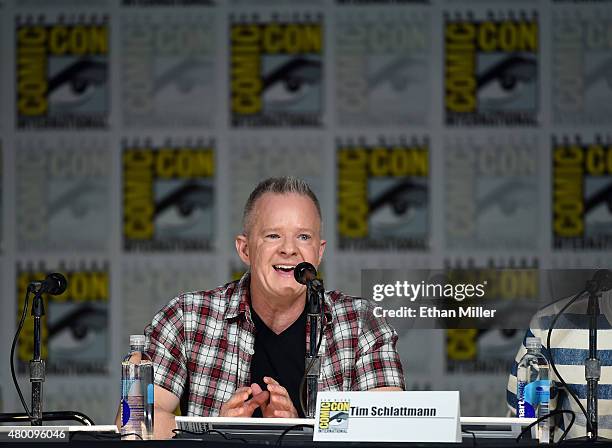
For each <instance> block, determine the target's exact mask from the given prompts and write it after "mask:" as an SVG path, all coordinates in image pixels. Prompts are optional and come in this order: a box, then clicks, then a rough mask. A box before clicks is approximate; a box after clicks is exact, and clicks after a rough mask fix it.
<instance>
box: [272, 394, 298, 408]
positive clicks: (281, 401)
mask: <svg viewBox="0 0 612 448" xmlns="http://www.w3.org/2000/svg"><path fill="white" fill-rule="evenodd" d="M270 405H271V406H273V407H274V408H275V409H291V408H293V402H292V401H291V399H290V398H289V397H285V396H283V395H277V394H274V395H272V396H271V397H270Z"/></svg>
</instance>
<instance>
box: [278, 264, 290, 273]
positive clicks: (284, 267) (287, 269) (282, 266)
mask: <svg viewBox="0 0 612 448" xmlns="http://www.w3.org/2000/svg"><path fill="white" fill-rule="evenodd" d="M272 267H273V268H274V269H275V270H276V271H280V272H287V273H288V272H293V269H295V266H294V265H292V264H274V265H272Z"/></svg>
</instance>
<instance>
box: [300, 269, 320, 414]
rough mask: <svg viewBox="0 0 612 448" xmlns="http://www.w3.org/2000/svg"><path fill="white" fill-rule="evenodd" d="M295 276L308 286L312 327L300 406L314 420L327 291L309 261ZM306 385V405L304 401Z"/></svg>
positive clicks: (309, 318) (307, 294)
mask: <svg viewBox="0 0 612 448" xmlns="http://www.w3.org/2000/svg"><path fill="white" fill-rule="evenodd" d="M293 276H294V277H295V281H297V282H298V283H300V284H302V285H306V303H307V314H308V320H309V325H310V332H309V341H310V344H309V345H308V347H307V348H308V350H307V352H306V362H305V366H306V369H305V372H304V376H303V377H302V381H300V391H299V393H300V406H301V407H302V412H303V414H304V417H306V418H314V416H315V410H316V406H317V390H318V380H319V372H320V371H321V359H320V358H319V353H318V352H319V347H320V346H321V340H322V337H323V328H322V324H323V316H322V314H323V313H322V311H323V307H322V304H323V294H324V293H325V289H324V288H323V282H322V281H321V280H319V279H318V278H317V270H316V268H315V267H314V266H313V265H312V264H310V263H308V262H307V261H303V262H301V263H299V264H298V265H297V266H296V267H295V268H294V270H293ZM320 327H321V328H320ZM317 336H318V337H317ZM304 384H305V385H306V404H304V401H303V397H304V392H303V391H304Z"/></svg>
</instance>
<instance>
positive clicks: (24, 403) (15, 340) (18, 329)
mask: <svg viewBox="0 0 612 448" xmlns="http://www.w3.org/2000/svg"><path fill="white" fill-rule="evenodd" d="M30 292H31V287H30V286H28V288H27V290H26V294H25V300H24V302H25V303H24V305H23V312H22V313H21V319H20V320H19V325H18V326H17V331H16V332H15V336H14V337H13V344H12V345H11V376H12V377H13V384H14V385H15V389H17V394H18V395H19V400H21V404H22V405H23V409H24V410H25V412H26V414H27V415H28V417H29V418H30V420H32V414H31V413H30V409H28V405H27V404H26V402H25V400H24V399H23V395H22V393H21V388H20V387H19V382H18V381H17V376H16V375H15V364H14V358H15V347H16V346H17V341H18V340H19V335H20V334H21V329H22V328H23V323H24V321H25V318H26V313H27V312H28V304H29V301H30Z"/></svg>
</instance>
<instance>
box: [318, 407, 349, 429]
mask: <svg viewBox="0 0 612 448" xmlns="http://www.w3.org/2000/svg"><path fill="white" fill-rule="evenodd" d="M350 411H351V402H350V401H348V400H347V401H321V406H320V408H319V425H318V426H317V431H318V432H329V433H331V432H348V425H349V415H350Z"/></svg>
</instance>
